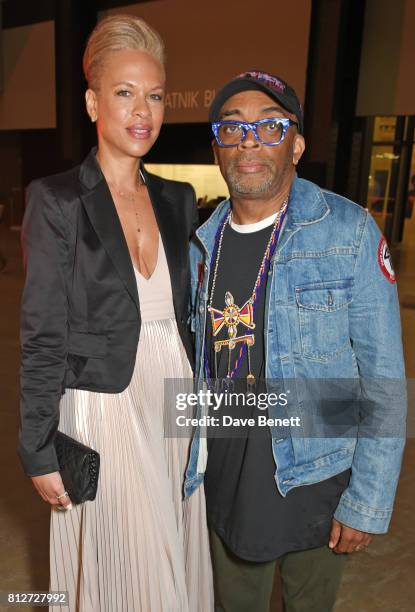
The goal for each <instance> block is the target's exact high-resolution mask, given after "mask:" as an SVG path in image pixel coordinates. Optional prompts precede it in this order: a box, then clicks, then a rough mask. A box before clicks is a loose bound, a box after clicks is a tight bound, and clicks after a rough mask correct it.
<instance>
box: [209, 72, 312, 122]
mask: <svg viewBox="0 0 415 612" xmlns="http://www.w3.org/2000/svg"><path fill="white" fill-rule="evenodd" d="M251 90H256V91H263V92H264V93H266V94H268V95H269V96H271V98H273V99H274V100H276V101H277V102H279V103H280V104H281V105H282V106H283V107H284V108H285V109H286V110H287V111H289V112H290V113H292V114H293V115H295V116H296V117H297V121H298V131H299V133H300V134H302V133H303V129H304V117H303V109H302V107H301V104H300V101H299V99H298V97H297V94H296V93H295V91H294V89H293V88H292V87H291V86H290V85H288V83H286V82H285V81H284V80H283V79H281V78H280V77H277V76H274V75H272V74H269V73H268V72H263V71H261V70H250V71H248V72H243V73H242V74H238V76H236V77H235V78H234V79H232V80H231V81H229V83H226V85H224V86H223V87H222V89H220V90H219V91H218V93H217V94H216V96H215V98H214V99H213V102H212V104H211V106H210V110H209V121H210V122H211V123H214V122H215V121H218V119H219V114H220V110H221V108H222V106H223V105H224V104H225V102H226V100H227V99H228V98H230V97H231V96H234V95H235V94H237V93H241V92H242V91H251Z"/></svg>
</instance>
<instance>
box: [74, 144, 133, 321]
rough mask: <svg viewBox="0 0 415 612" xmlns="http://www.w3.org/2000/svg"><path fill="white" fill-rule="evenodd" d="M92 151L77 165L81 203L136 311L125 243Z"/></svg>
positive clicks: (130, 267)
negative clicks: (82, 189) (79, 166)
mask: <svg viewBox="0 0 415 612" xmlns="http://www.w3.org/2000/svg"><path fill="white" fill-rule="evenodd" d="M95 151H96V149H93V150H92V151H91V153H90V154H89V156H88V157H87V158H86V160H85V162H84V163H83V164H82V165H81V169H80V179H81V182H82V184H83V186H84V191H83V193H81V200H82V202H83V204H84V207H85V210H86V212H87V214H88V218H89V220H90V222H91V224H92V226H93V228H94V230H95V232H96V234H97V236H98V238H99V239H100V241H101V243H102V245H103V247H104V249H105V250H106V252H107V254H108V256H109V258H110V259H111V261H112V263H113V265H114V268H115V269H116V271H117V272H118V274H119V276H120V278H121V280H122V281H123V283H124V285H125V287H126V289H127V291H128V293H129V294H130V296H131V297H132V299H133V300H134V302H135V304H136V306H137V309H138V310H139V301H138V291H137V282H136V278H135V273H134V268H133V264H132V261H131V257H130V253H129V251H128V246H127V242H126V240H125V237H124V232H123V230H122V227H121V223H120V220H119V218H118V214H117V211H116V208H115V205H114V202H113V199H112V196H111V192H110V190H109V188H108V185H107V183H106V181H105V178H104V175H103V174H102V172H101V169H100V167H99V164H98V162H97V160H96V158H95Z"/></svg>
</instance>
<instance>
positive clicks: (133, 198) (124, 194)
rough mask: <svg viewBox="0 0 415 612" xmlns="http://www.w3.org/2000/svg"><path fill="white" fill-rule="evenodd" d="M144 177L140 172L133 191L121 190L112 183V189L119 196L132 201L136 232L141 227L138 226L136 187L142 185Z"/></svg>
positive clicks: (139, 230)
mask: <svg viewBox="0 0 415 612" xmlns="http://www.w3.org/2000/svg"><path fill="white" fill-rule="evenodd" d="M144 184H145V183H144V179H143V176H142V174H141V172H140V174H139V177H138V183H137V189H136V191H134V192H129V193H128V192H126V191H121V190H120V189H118V188H117V187H116V186H115V185H114V184H113V187H114V190H115V191H116V193H117V194H118V195H119V196H120V197H121V198H124V199H126V200H128V201H129V202H133V203H134V209H135V221H136V229H137V233H140V232H141V227H140V214H139V208H138V202H137V195H138V188H139V187H142V186H143V185H144Z"/></svg>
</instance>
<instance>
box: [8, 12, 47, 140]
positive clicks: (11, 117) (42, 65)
mask: <svg viewBox="0 0 415 612" xmlns="http://www.w3.org/2000/svg"><path fill="white" fill-rule="evenodd" d="M3 66H4V83H3V85H4V88H3V92H2V93H0V130H6V129H7V130H26V129H40V128H54V127H55V126H56V111H55V46H54V23H53V21H45V22H42V23H36V24H33V25H29V26H23V27H19V28H7V29H5V30H4V31H3Z"/></svg>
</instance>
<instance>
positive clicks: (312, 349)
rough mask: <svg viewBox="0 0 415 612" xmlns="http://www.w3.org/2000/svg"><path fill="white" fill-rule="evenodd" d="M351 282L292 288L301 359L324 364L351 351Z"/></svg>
mask: <svg viewBox="0 0 415 612" xmlns="http://www.w3.org/2000/svg"><path fill="white" fill-rule="evenodd" d="M352 286H353V281H352V280H351V279H345V280H338V281H329V282H322V283H312V284H309V285H302V286H299V287H296V288H295V297H296V302H297V308H298V316H299V323H300V335H301V350H302V354H303V355H304V357H307V358H309V359H317V360H321V361H327V360H328V359H329V358H330V357H334V356H335V355H336V354H337V353H340V352H341V351H344V350H345V349H347V348H349V347H350V335H349V315H348V306H349V304H350V303H351V301H352Z"/></svg>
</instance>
